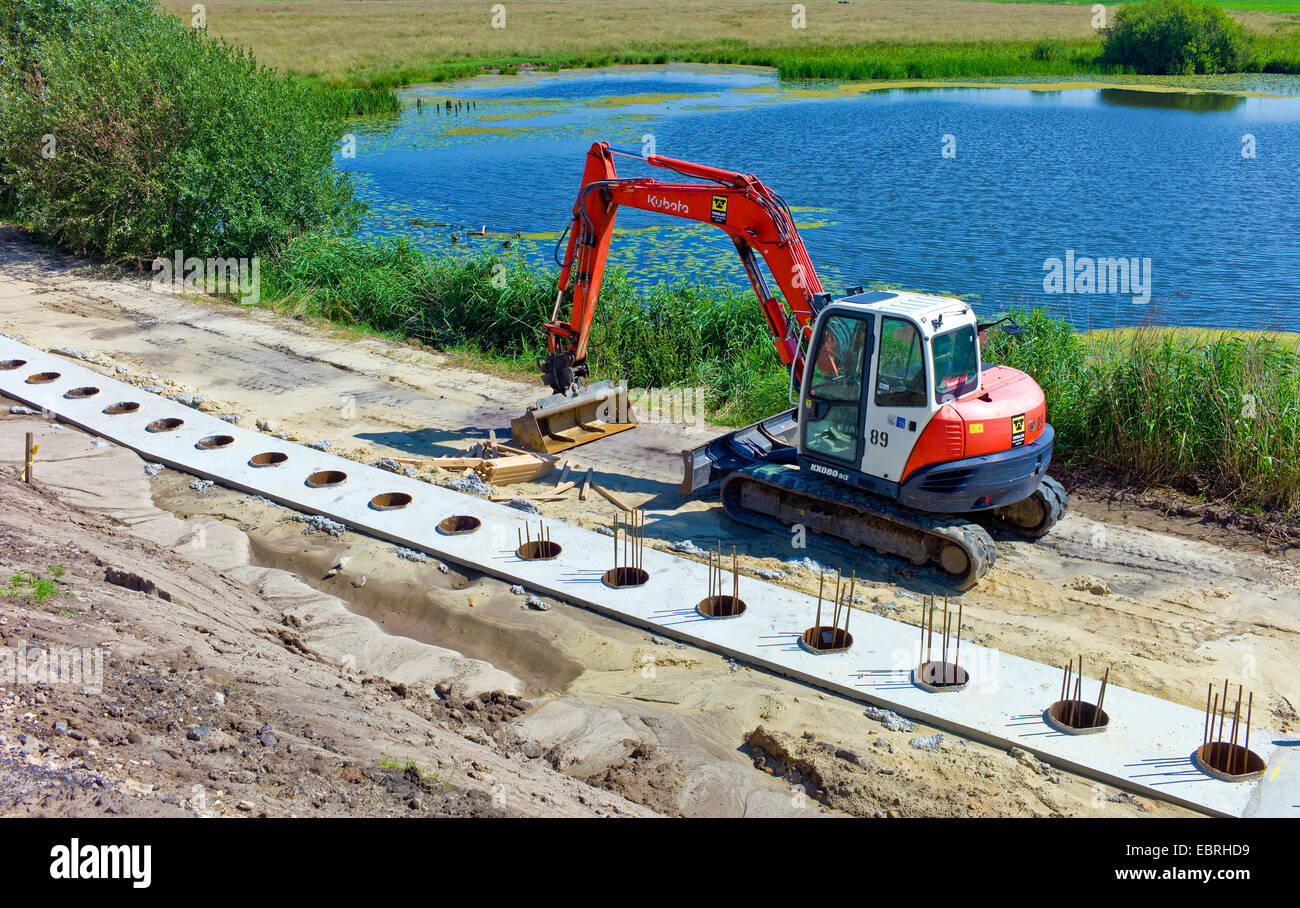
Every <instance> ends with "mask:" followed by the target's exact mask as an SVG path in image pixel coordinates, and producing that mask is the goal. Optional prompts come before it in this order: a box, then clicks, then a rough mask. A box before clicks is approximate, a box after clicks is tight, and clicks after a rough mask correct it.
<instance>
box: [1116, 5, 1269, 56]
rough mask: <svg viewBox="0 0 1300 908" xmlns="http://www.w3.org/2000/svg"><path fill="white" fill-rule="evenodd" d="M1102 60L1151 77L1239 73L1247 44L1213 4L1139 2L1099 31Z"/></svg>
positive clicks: (1237, 27)
mask: <svg viewBox="0 0 1300 908" xmlns="http://www.w3.org/2000/svg"><path fill="white" fill-rule="evenodd" d="M1104 37H1105V43H1104V46H1103V50H1102V60H1103V62H1104V63H1107V64H1111V65H1115V66H1123V67H1126V68H1131V69H1133V70H1135V71H1136V72H1139V73H1149V74H1153V75H1189V74H1193V73H1225V72H1241V71H1243V70H1245V69H1247V68H1248V67H1249V66H1250V61H1251V46H1250V41H1249V40H1248V39H1247V38H1246V34H1245V32H1244V31H1243V29H1242V27H1241V24H1240V23H1239V22H1237V21H1236V20H1235V19H1233V18H1232V17H1231V16H1229V15H1228V14H1227V13H1225V12H1224V11H1223V10H1222V9H1221V8H1220V7H1218V6H1217V5H1215V4H1214V3H1202V2H1194V0H1144V2H1141V3H1131V4H1129V5H1127V6H1124V7H1121V8H1120V10H1119V12H1118V13H1116V14H1115V18H1114V21H1113V22H1112V23H1111V24H1110V26H1108V27H1107V28H1106V30H1105V33H1104Z"/></svg>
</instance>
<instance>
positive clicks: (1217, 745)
mask: <svg viewBox="0 0 1300 908" xmlns="http://www.w3.org/2000/svg"><path fill="white" fill-rule="evenodd" d="M1192 761H1193V762H1194V763H1195V764H1196V766H1197V768H1199V769H1201V770H1202V771H1204V772H1207V773H1209V774H1210V775H1212V776H1214V777H1215V778H1216V779H1220V780H1222V781H1224V782H1251V781H1254V780H1255V779H1258V778H1261V777H1263V775H1264V770H1265V769H1266V768H1267V764H1266V763H1265V762H1264V758H1263V757H1261V756H1260V755H1259V754H1257V753H1255V752H1254V751H1253V750H1247V749H1246V748H1245V747H1243V746H1242V745H1240V744H1233V743H1232V742H1231V741H1211V742H1210V743H1209V744H1202V745H1201V746H1200V747H1198V748H1196V752H1195V753H1194V754H1192Z"/></svg>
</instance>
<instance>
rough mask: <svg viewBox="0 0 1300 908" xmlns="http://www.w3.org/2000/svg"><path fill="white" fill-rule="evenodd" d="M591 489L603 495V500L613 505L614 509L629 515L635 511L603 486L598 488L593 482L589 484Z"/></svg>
mask: <svg viewBox="0 0 1300 908" xmlns="http://www.w3.org/2000/svg"><path fill="white" fill-rule="evenodd" d="M591 487H592V488H593V489H595V490H596V491H597V492H599V493H600V494H601V495H603V496H604V497H605V500H606V501H608V502H609V503H610V504H612V505H614V506H615V507H619V508H622V509H623V510H624V511H627V512H629V513H631V512H632V511H634V510H636V509H635V508H633V507H632V506H631V505H629V504H628V503H627V502H625V501H623V500H621V499H620V498H619V497H618V496H617V495H615V494H614V493H613V492H611V491H610V490H609V489H607V488H605V487H604V486H598V485H596V484H595V483H594V482H593V483H592V484H591Z"/></svg>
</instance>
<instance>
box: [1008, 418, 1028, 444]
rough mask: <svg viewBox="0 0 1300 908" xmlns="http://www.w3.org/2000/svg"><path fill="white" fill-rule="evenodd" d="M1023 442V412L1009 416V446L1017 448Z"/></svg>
mask: <svg viewBox="0 0 1300 908" xmlns="http://www.w3.org/2000/svg"><path fill="white" fill-rule="evenodd" d="M1024 443H1025V414H1023V413H1021V414H1020V415H1019V416H1013V417H1011V447H1013V448H1018V447H1020V446H1021V445H1023V444H1024Z"/></svg>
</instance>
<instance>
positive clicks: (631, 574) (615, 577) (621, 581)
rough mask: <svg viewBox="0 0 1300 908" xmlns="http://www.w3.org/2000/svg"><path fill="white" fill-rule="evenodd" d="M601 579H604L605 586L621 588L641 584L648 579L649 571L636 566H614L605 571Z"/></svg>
mask: <svg viewBox="0 0 1300 908" xmlns="http://www.w3.org/2000/svg"><path fill="white" fill-rule="evenodd" d="M601 579H602V580H604V581H605V586H610V587H613V588H614V589H616V590H621V589H624V588H625V587H630V586H643V585H644V584H645V582H646V581H647V580H649V579H650V572H649V571H646V570H642V569H641V568H637V567H627V566H624V567H616V568H610V569H609V570H608V571H606V572H605V574H604V576H603V577H602V578H601Z"/></svg>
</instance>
